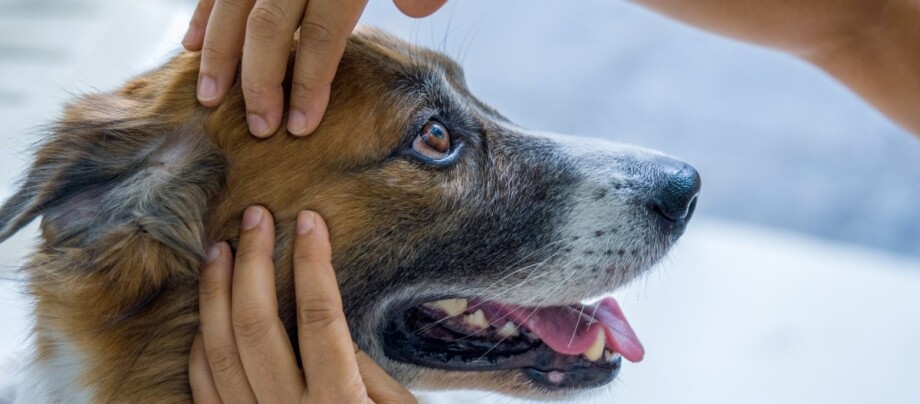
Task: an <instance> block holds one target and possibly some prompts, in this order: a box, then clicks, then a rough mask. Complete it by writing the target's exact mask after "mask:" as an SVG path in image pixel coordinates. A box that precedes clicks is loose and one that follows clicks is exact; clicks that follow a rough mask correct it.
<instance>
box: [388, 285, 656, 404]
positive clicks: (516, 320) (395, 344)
mask: <svg viewBox="0 0 920 404" xmlns="http://www.w3.org/2000/svg"><path fill="white" fill-rule="evenodd" d="M391 314H392V315H391V316H389V317H388V322H387V323H386V326H385V328H384V333H383V347H384V352H385V353H386V355H387V356H389V357H390V358H391V359H394V360H397V361H400V362H406V363H411V364H415V365H420V366H425V367H431V368H436V369H444V370H453V371H497V370H520V371H522V374H523V375H524V377H526V378H528V379H529V380H530V381H532V382H533V383H535V384H537V385H540V386H542V387H545V388H550V389H566V388H570V389H571V388H590V387H598V386H601V385H604V384H606V383H609V382H610V381H612V380H613V379H614V378H615V377H616V375H617V373H618V372H619V369H620V365H621V361H622V359H621V358H626V359H627V360H629V361H631V362H638V361H641V360H642V357H643V356H644V353H645V351H644V349H643V348H642V344H641V343H640V342H639V340H638V338H637V337H636V334H635V333H634V332H633V330H632V328H631V327H630V325H629V323H628V322H627V321H626V318H625V317H624V315H623V312H622V310H620V307H619V304H617V301H616V300H614V299H613V298H610V297H608V298H605V299H603V300H601V301H599V302H597V303H596V304H592V305H582V304H577V305H564V306H548V307H527V306H518V305H514V304H508V303H499V302H495V301H490V300H481V299H476V298H471V299H466V298H452V299H443V300H436V301H430V302H426V303H423V304H418V305H412V306H409V307H408V308H406V306H402V308H400V309H398V310H395V311H394V312H392V313H391Z"/></svg>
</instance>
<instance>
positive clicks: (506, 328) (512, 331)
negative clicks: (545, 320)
mask: <svg viewBox="0 0 920 404" xmlns="http://www.w3.org/2000/svg"><path fill="white" fill-rule="evenodd" d="M497 332H498V335H501V336H502V337H505V338H508V337H517V336H518V335H521V332H520V331H518V328H517V326H516V325H514V323H512V322H510V321H509V322H507V323H505V325H503V326H501V327H500V328H499V329H498V331H497Z"/></svg>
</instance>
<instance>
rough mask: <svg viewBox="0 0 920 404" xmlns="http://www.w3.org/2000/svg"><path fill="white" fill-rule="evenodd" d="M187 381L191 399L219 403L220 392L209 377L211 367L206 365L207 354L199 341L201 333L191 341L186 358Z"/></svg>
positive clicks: (210, 403)
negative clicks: (190, 388)
mask: <svg viewBox="0 0 920 404" xmlns="http://www.w3.org/2000/svg"><path fill="white" fill-rule="evenodd" d="M188 381H189V384H190V385H191V387H192V401H194V402H196V403H205V404H219V403H221V402H222V401H221V400H220V393H218V392H217V386H216V385H215V384H214V378H213V377H211V367H210V366H208V356H207V354H206V353H205V351H204V343H202V342H201V334H198V335H196V336H195V339H194V341H192V350H191V352H190V353H189V358H188Z"/></svg>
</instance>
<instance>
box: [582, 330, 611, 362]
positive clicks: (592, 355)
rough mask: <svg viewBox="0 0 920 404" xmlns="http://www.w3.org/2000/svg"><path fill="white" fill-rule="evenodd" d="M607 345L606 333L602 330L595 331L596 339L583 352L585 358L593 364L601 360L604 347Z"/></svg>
mask: <svg viewBox="0 0 920 404" xmlns="http://www.w3.org/2000/svg"><path fill="white" fill-rule="evenodd" d="M606 344H607V333H606V332H605V331H604V329H603V328H601V329H600V330H598V331H597V338H595V339H594V344H593V345H591V347H590V348H588V350H587V351H585V353H584V355H585V358H588V360H589V361H591V362H594V361H596V360H598V359H600V358H601V355H603V354H604V346H605V345H606Z"/></svg>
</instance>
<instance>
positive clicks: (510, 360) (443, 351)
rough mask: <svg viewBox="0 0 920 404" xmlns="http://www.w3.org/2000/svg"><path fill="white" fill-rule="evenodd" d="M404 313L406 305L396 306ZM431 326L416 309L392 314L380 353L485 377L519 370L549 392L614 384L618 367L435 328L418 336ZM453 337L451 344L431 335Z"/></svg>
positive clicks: (529, 343) (524, 342) (520, 342)
mask: <svg viewBox="0 0 920 404" xmlns="http://www.w3.org/2000/svg"><path fill="white" fill-rule="evenodd" d="M400 306H401V307H406V306H405V305H400ZM432 320H434V319H432V318H431V317H429V316H428V315H427V314H426V313H425V312H424V311H423V310H420V309H418V308H416V306H409V307H407V308H404V309H403V310H399V311H395V312H393V313H392V315H391V316H389V319H388V321H387V323H386V326H385V328H384V331H383V335H382V336H383V338H382V341H383V351H384V353H385V354H386V355H387V356H388V357H389V358H390V359H393V360H396V361H399V362H404V363H411V364H414V365H418V366H424V367H429V368H435V369H443V370H452V371H462V372H483V371H499V370H521V371H522V373H523V375H524V376H526V377H527V378H528V379H530V380H531V381H532V382H533V383H535V384H538V385H540V386H541V387H543V388H548V389H583V388H591V387H598V386H602V385H604V384H607V383H609V382H610V381H612V380H613V379H614V378H616V376H617V374H618V373H619V370H620V366H621V363H622V359H621V358H617V359H615V360H613V361H611V362H608V363H597V362H591V361H588V360H587V359H584V358H583V357H581V356H578V355H564V354H560V353H558V352H555V351H553V350H552V349H550V348H549V347H548V346H547V345H546V344H544V343H543V342H542V341H539V340H535V341H533V340H529V339H526V338H516V339H512V340H509V341H502V342H501V343H496V341H495V340H489V339H482V338H474V337H469V336H465V335H460V334H456V333H455V332H453V331H450V330H448V329H446V328H443V327H442V328H440V329H437V328H438V327H439V326H434V327H428V329H429V330H430V331H428V332H424V333H420V332H418V331H417V330H419V329H421V328H422V327H424V325H427V324H431V321H432ZM435 333H439V334H442V335H443V334H445V333H452V336H453V337H454V338H450V339H449V340H446V339H443V338H435V337H432V334H435Z"/></svg>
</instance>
